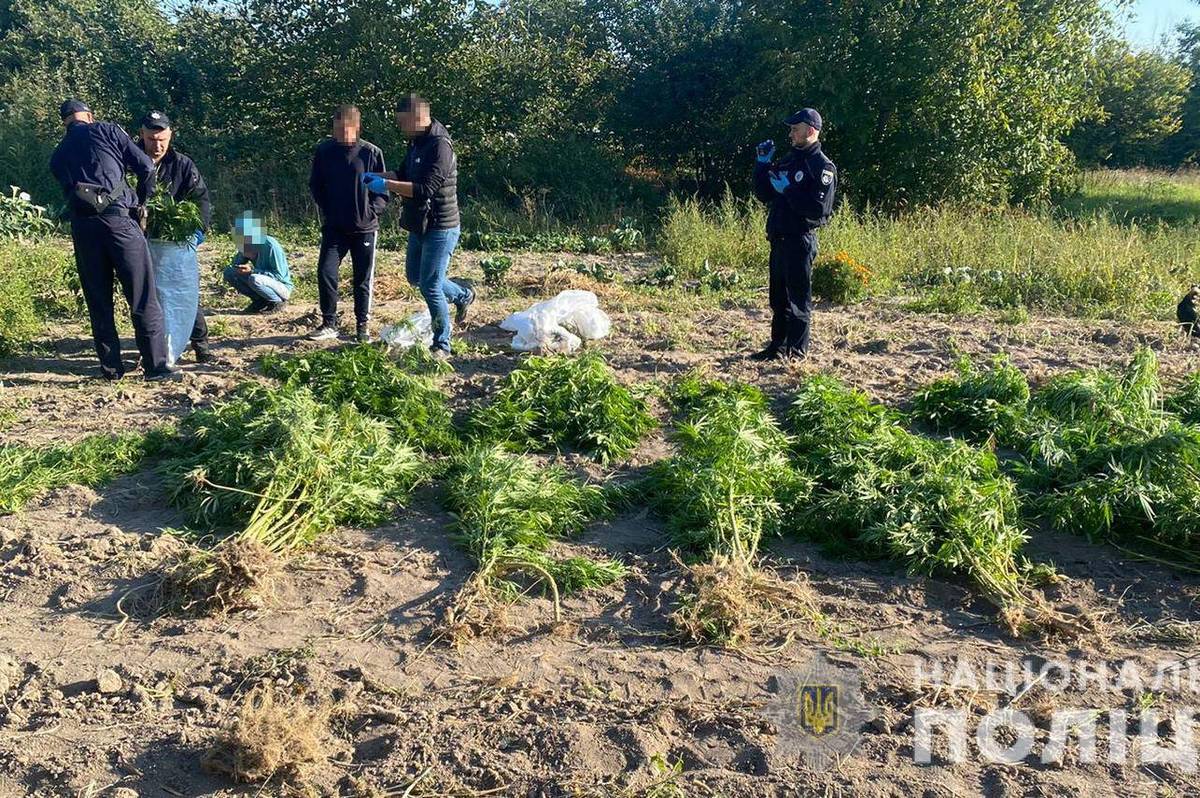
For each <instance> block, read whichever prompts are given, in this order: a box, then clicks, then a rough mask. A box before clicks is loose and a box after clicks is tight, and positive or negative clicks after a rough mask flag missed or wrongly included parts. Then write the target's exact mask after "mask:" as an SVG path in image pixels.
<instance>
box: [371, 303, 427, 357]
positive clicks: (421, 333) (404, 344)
mask: <svg viewBox="0 0 1200 798" xmlns="http://www.w3.org/2000/svg"><path fill="white" fill-rule="evenodd" d="M379 338H380V340H382V341H383V342H384V343H385V344H387V345H388V346H389V347H395V348H397V349H408V348H409V347H410V346H416V345H417V344H424V345H425V346H433V319H432V317H431V316H430V315H429V308H425V309H424V310H422V311H421V312H420V313H414V314H412V315H411V316H409V317H408V319H406V320H405V321H402V322H400V323H399V324H389V325H387V326H386V327H384V328H383V329H382V330H380V332H379Z"/></svg>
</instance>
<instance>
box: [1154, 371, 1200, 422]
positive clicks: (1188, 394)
mask: <svg viewBox="0 0 1200 798" xmlns="http://www.w3.org/2000/svg"><path fill="white" fill-rule="evenodd" d="M1163 407H1164V409H1165V410H1166V411H1167V412H1168V413H1174V414H1175V415H1176V416H1178V417H1179V420H1180V421H1181V422H1183V423H1184V424H1191V425H1193V426H1200V371H1195V372H1192V373H1191V374H1189V375H1188V376H1187V377H1186V378H1185V379H1184V381H1183V382H1182V383H1181V384H1180V385H1179V386H1178V387H1177V388H1176V389H1175V390H1174V391H1173V392H1172V393H1171V395H1170V396H1168V397H1167V399H1166V401H1165V402H1164V403H1163Z"/></svg>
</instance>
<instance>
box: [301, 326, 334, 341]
mask: <svg viewBox="0 0 1200 798" xmlns="http://www.w3.org/2000/svg"><path fill="white" fill-rule="evenodd" d="M337 337H338V331H337V327H330V326H329V325H327V324H322V325H321V326H320V327H318V328H317V329H315V330H313V331H312V332H310V333H309V334H308V340H310V341H332V340H334V339H335V338H337Z"/></svg>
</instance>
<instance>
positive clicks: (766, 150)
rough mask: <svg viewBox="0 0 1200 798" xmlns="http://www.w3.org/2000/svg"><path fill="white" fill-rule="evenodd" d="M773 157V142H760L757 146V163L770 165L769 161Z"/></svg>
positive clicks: (769, 140)
mask: <svg viewBox="0 0 1200 798" xmlns="http://www.w3.org/2000/svg"><path fill="white" fill-rule="evenodd" d="M774 157H775V141H774V140H773V139H767V140H766V141H764V142H761V143H760V144H759V145H758V162H759V163H770V162H771V159H772V158H774Z"/></svg>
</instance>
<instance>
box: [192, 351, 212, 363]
mask: <svg viewBox="0 0 1200 798" xmlns="http://www.w3.org/2000/svg"><path fill="white" fill-rule="evenodd" d="M216 359H217V358H216V356H215V355H213V353H212V352H210V351H209V350H207V349H197V350H196V362H197V363H213V362H215V361H216Z"/></svg>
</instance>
